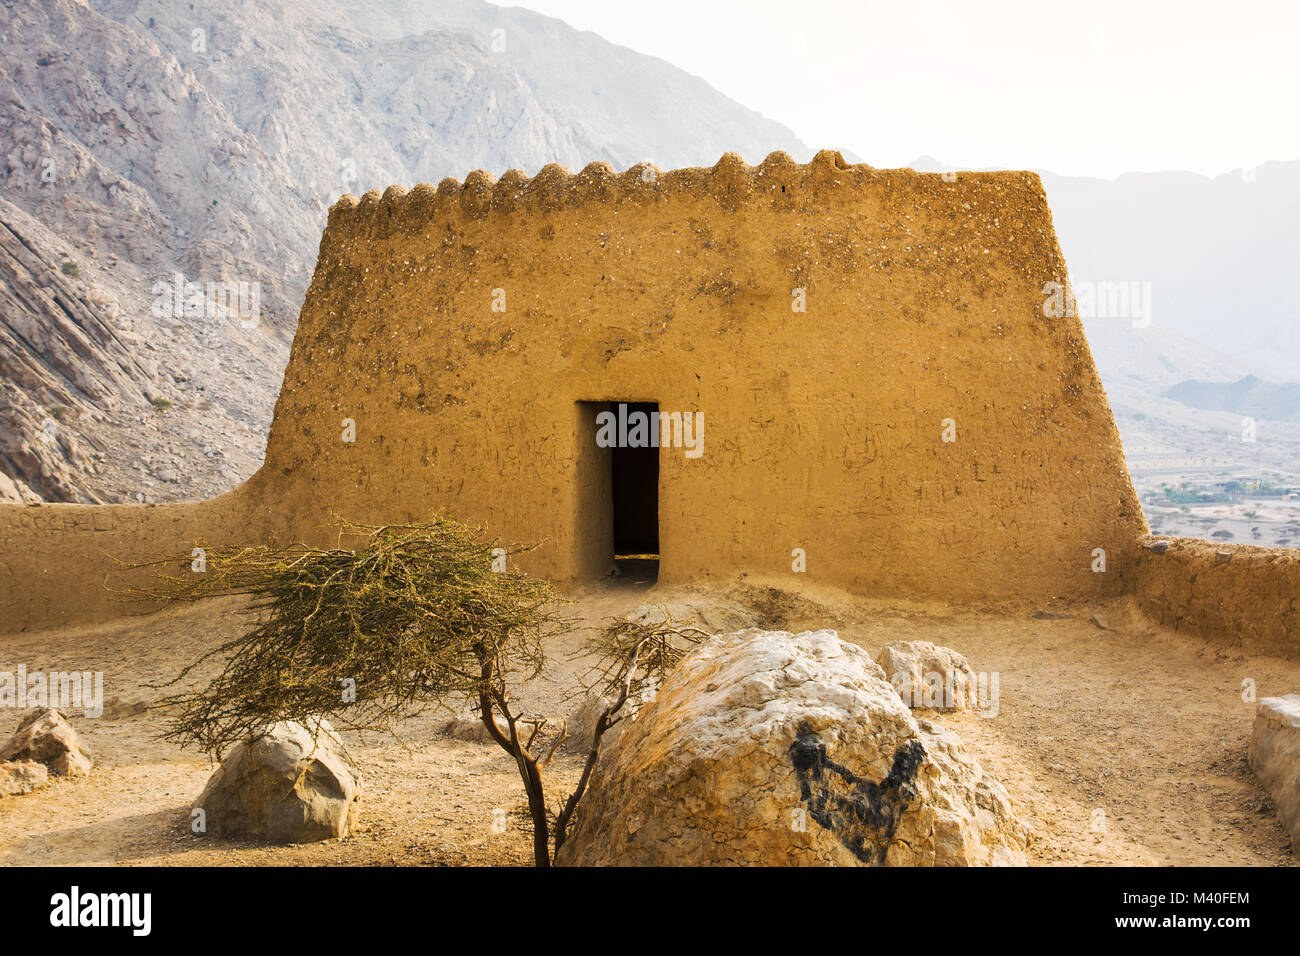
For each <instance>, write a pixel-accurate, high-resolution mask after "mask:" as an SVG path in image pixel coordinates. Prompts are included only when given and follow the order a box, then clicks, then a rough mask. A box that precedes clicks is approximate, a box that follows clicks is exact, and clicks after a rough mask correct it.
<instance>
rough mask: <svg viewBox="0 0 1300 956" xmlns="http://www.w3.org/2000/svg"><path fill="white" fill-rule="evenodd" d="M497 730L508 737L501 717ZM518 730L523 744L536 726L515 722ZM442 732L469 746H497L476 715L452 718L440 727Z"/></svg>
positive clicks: (497, 720) (497, 719) (528, 721)
mask: <svg viewBox="0 0 1300 956" xmlns="http://www.w3.org/2000/svg"><path fill="white" fill-rule="evenodd" d="M496 725H497V730H499V731H501V734H502V736H504V737H506V738H509V737H510V725H509V724H507V723H506V722H505V720H504V719H503V718H501V717H497V718H496ZM515 726H516V727H517V728H518V733H519V738H520V740H522V741H523V742H524V743H527V742H528V737H529V736H530V735H531V734H532V732H533V728H534V727H536V726H537V722H536V721H534V720H522V719H521V720H518V721H516V722H515ZM548 726H549V725H548ZM441 730H442V732H443V733H444V734H446V735H447V736H448V737H451V738H452V739H453V740H463V741H465V742H466V743H471V744H491V745H492V746H493V747H496V746H498V744H497V742H496V741H495V740H493V739H492V735H491V734H490V733H488V729H487V727H485V726H484V725H483V721H482V720H480V719H479V716H478V715H477V714H473V713H466V714H461V715H460V716H458V717H453V718H452V719H451V720H449V721H447V722H446V723H445V724H443V725H442V728H441Z"/></svg>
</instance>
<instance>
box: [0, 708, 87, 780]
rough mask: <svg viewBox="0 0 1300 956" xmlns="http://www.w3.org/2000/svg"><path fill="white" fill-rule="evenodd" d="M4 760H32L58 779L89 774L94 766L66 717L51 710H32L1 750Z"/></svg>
mask: <svg viewBox="0 0 1300 956" xmlns="http://www.w3.org/2000/svg"><path fill="white" fill-rule="evenodd" d="M6 760H34V761H36V762H37V763H40V764H44V765H45V767H46V769H48V770H49V771H50V773H53V774H57V775H58V776H61V777H78V776H81V775H82V774H87V773H90V768H91V767H92V766H93V765H94V764H93V761H92V760H91V759H90V754H89V753H87V752H86V749H85V747H83V746H82V744H81V740H80V739H79V738H78V737H77V732H76V731H75V730H73V729H72V724H70V723H68V715H67V714H65V713H64V712H63V711H61V710H56V709H54V708H53V707H47V708H45V709H44V710H33V711H32V712H31V713H30V714H28V715H27V716H26V717H25V718H24V719H23V722H22V723H21V724H19V725H18V729H17V730H16V731H14V735H13V736H12V737H10V738H9V740H8V741H7V742H6V743H5V745H4V746H3V747H0V762H3V761H6Z"/></svg>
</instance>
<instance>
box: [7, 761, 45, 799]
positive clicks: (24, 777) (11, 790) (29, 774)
mask: <svg viewBox="0 0 1300 956" xmlns="http://www.w3.org/2000/svg"><path fill="white" fill-rule="evenodd" d="M49 782H50V772H49V771H48V770H46V769H45V764H41V763H37V762H36V761H35V760H11V761H9V762H8V763H0V797H16V796H20V795H22V794H24V793H31V792H32V791H33V790H39V789H40V788H41V787H43V786H45V785H46V784H48V783H49Z"/></svg>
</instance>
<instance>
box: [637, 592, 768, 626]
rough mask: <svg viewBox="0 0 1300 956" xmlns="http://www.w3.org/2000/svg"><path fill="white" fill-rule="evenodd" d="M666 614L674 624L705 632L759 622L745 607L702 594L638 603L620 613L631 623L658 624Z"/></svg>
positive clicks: (666, 618)
mask: <svg viewBox="0 0 1300 956" xmlns="http://www.w3.org/2000/svg"><path fill="white" fill-rule="evenodd" d="M669 618H672V620H673V623H674V624H677V625H681V626H689V627H696V628H699V629H700V630H701V631H705V632H707V633H709V634H729V633H732V632H734V631H740V630H743V629H745V628H748V627H755V626H756V625H757V624H758V623H759V622H758V617H757V615H755V614H754V612H753V611H751V610H749V608H746V607H741V606H740V605H739V604H729V603H726V602H724V601H714V600H709V599H705V598H700V599H698V600H692V601H687V602H678V603H673V604H640V605H637V606H636V607H634V608H633V609H632V610H630V611H628V612H627V614H625V615H624V616H623V619H624V620H625V621H630V622H632V623H634V624H662V623H663V622H664V621H666V620H668V619H669Z"/></svg>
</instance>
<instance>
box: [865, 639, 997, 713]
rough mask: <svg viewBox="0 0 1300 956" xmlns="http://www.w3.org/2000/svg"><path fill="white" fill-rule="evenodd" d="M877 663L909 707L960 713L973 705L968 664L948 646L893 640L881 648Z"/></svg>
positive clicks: (927, 642) (971, 674) (970, 672)
mask: <svg viewBox="0 0 1300 956" xmlns="http://www.w3.org/2000/svg"><path fill="white" fill-rule="evenodd" d="M876 663H877V664H879V665H880V667H881V669H882V670H883V671H884V674H885V679H886V680H887V681H889V682H890V683H891V684H893V685H894V689H895V690H896V691H898V695H899V696H900V697H901V698H902V699H903V703H905V704H907V705H908V706H909V707H927V708H931V709H934V710H963V709H965V708H967V707H969V706H971V705H972V704H974V703H975V701H974V700H973V699H972V697H973V688H972V687H971V679H972V678H973V677H974V672H973V671H972V670H971V666H970V662H969V661H967V660H966V657H965V656H964V655H962V654H959V653H957V652H956V651H954V650H953V649H952V648H950V647H940V646H939V645H937V644H931V643H930V642H929V641H893V642H891V643H889V644H886V645H885V646H884V647H883V648H881V650H880V653H879V654H877V655H876Z"/></svg>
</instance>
